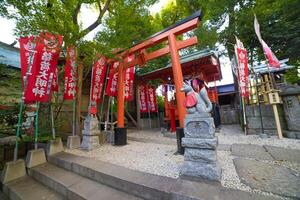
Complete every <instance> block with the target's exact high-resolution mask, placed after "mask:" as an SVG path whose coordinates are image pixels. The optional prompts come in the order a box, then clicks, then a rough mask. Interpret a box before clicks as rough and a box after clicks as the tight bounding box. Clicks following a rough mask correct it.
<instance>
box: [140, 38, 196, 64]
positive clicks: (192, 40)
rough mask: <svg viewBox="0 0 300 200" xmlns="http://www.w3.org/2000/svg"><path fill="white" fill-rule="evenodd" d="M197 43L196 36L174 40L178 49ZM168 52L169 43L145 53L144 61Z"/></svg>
mask: <svg viewBox="0 0 300 200" xmlns="http://www.w3.org/2000/svg"><path fill="white" fill-rule="evenodd" d="M197 43H198V39H197V37H196V36H194V37H191V38H189V39H186V40H183V41H177V42H176V44H177V48H178V50H180V49H184V48H186V47H189V46H192V45H195V44H197ZM168 53H170V48H169V45H168V46H166V47H165V48H162V49H159V50H156V51H154V52H151V53H148V54H146V55H145V60H146V62H148V61H149V60H153V59H155V58H158V57H161V56H164V55H166V54H168Z"/></svg>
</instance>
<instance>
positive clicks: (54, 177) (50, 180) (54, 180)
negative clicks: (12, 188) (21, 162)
mask: <svg viewBox="0 0 300 200" xmlns="http://www.w3.org/2000/svg"><path fill="white" fill-rule="evenodd" d="M29 174H30V175H31V176H32V177H33V178H34V179H36V180H37V181H39V182H41V183H42V184H44V185H46V186H48V187H49V188H51V189H52V190H54V191H56V192H57V193H59V194H61V195H62V196H64V197H65V198H66V199H70V200H75V199H76V200H77V199H78V200H79V199H80V200H81V199H82V200H84V199H88V200H107V199H110V200H129V199H130V200H131V199H132V200H138V199H140V198H137V197H134V196H132V195H129V194H127V193H124V192H121V191H119V190H116V189H114V188H111V187H108V186H106V185H103V184H100V183H98V182H95V181H92V180H90V179H88V178H84V177H82V176H80V175H78V174H75V173H73V172H70V171H67V170H65V169H62V168H60V167H57V166H55V165H52V164H50V163H45V164H42V165H39V166H36V167H33V168H31V169H30V170H29Z"/></svg>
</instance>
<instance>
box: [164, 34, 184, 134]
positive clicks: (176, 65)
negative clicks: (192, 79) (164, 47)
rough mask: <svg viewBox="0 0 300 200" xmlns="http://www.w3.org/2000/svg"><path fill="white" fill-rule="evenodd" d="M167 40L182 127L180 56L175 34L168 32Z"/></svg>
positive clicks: (182, 96) (182, 97)
mask: <svg viewBox="0 0 300 200" xmlns="http://www.w3.org/2000/svg"><path fill="white" fill-rule="evenodd" d="M168 41H169V47H170V54H171V59H172V71H173V77H174V83H175V89H176V103H177V110H178V118H179V125H180V127H179V128H183V127H184V117H185V114H186V112H185V107H184V106H183V105H184V99H185V95H184V93H183V92H180V89H181V88H182V83H183V77H182V70H181V65H180V58H179V54H178V49H177V45H176V42H177V41H176V36H175V35H174V34H170V35H169V37H168Z"/></svg>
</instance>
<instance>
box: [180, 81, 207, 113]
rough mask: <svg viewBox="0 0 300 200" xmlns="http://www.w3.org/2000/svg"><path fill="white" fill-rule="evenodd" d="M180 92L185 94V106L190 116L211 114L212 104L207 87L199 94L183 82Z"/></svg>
mask: <svg viewBox="0 0 300 200" xmlns="http://www.w3.org/2000/svg"><path fill="white" fill-rule="evenodd" d="M180 91H181V92H185V95H186V99H185V102H184V104H185V107H186V110H187V113H188V114H194V113H199V114H204V113H209V112H211V110H212V104H211V102H210V100H209V98H208V95H207V91H206V89H205V87H202V88H201V90H200V92H199V94H198V93H196V92H195V91H194V89H193V88H192V86H191V85H190V84H188V83H186V82H183V86H182V88H181V89H180Z"/></svg>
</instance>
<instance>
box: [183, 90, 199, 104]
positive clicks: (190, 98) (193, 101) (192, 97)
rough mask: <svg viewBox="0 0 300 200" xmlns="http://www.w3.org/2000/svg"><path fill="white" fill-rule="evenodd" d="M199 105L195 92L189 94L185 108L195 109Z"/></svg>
mask: <svg viewBox="0 0 300 200" xmlns="http://www.w3.org/2000/svg"><path fill="white" fill-rule="evenodd" d="M196 104H197V99H196V95H195V93H194V92H192V93H190V94H188V95H187V96H186V98H185V101H184V106H185V107H186V108H191V107H194V106H196Z"/></svg>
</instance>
